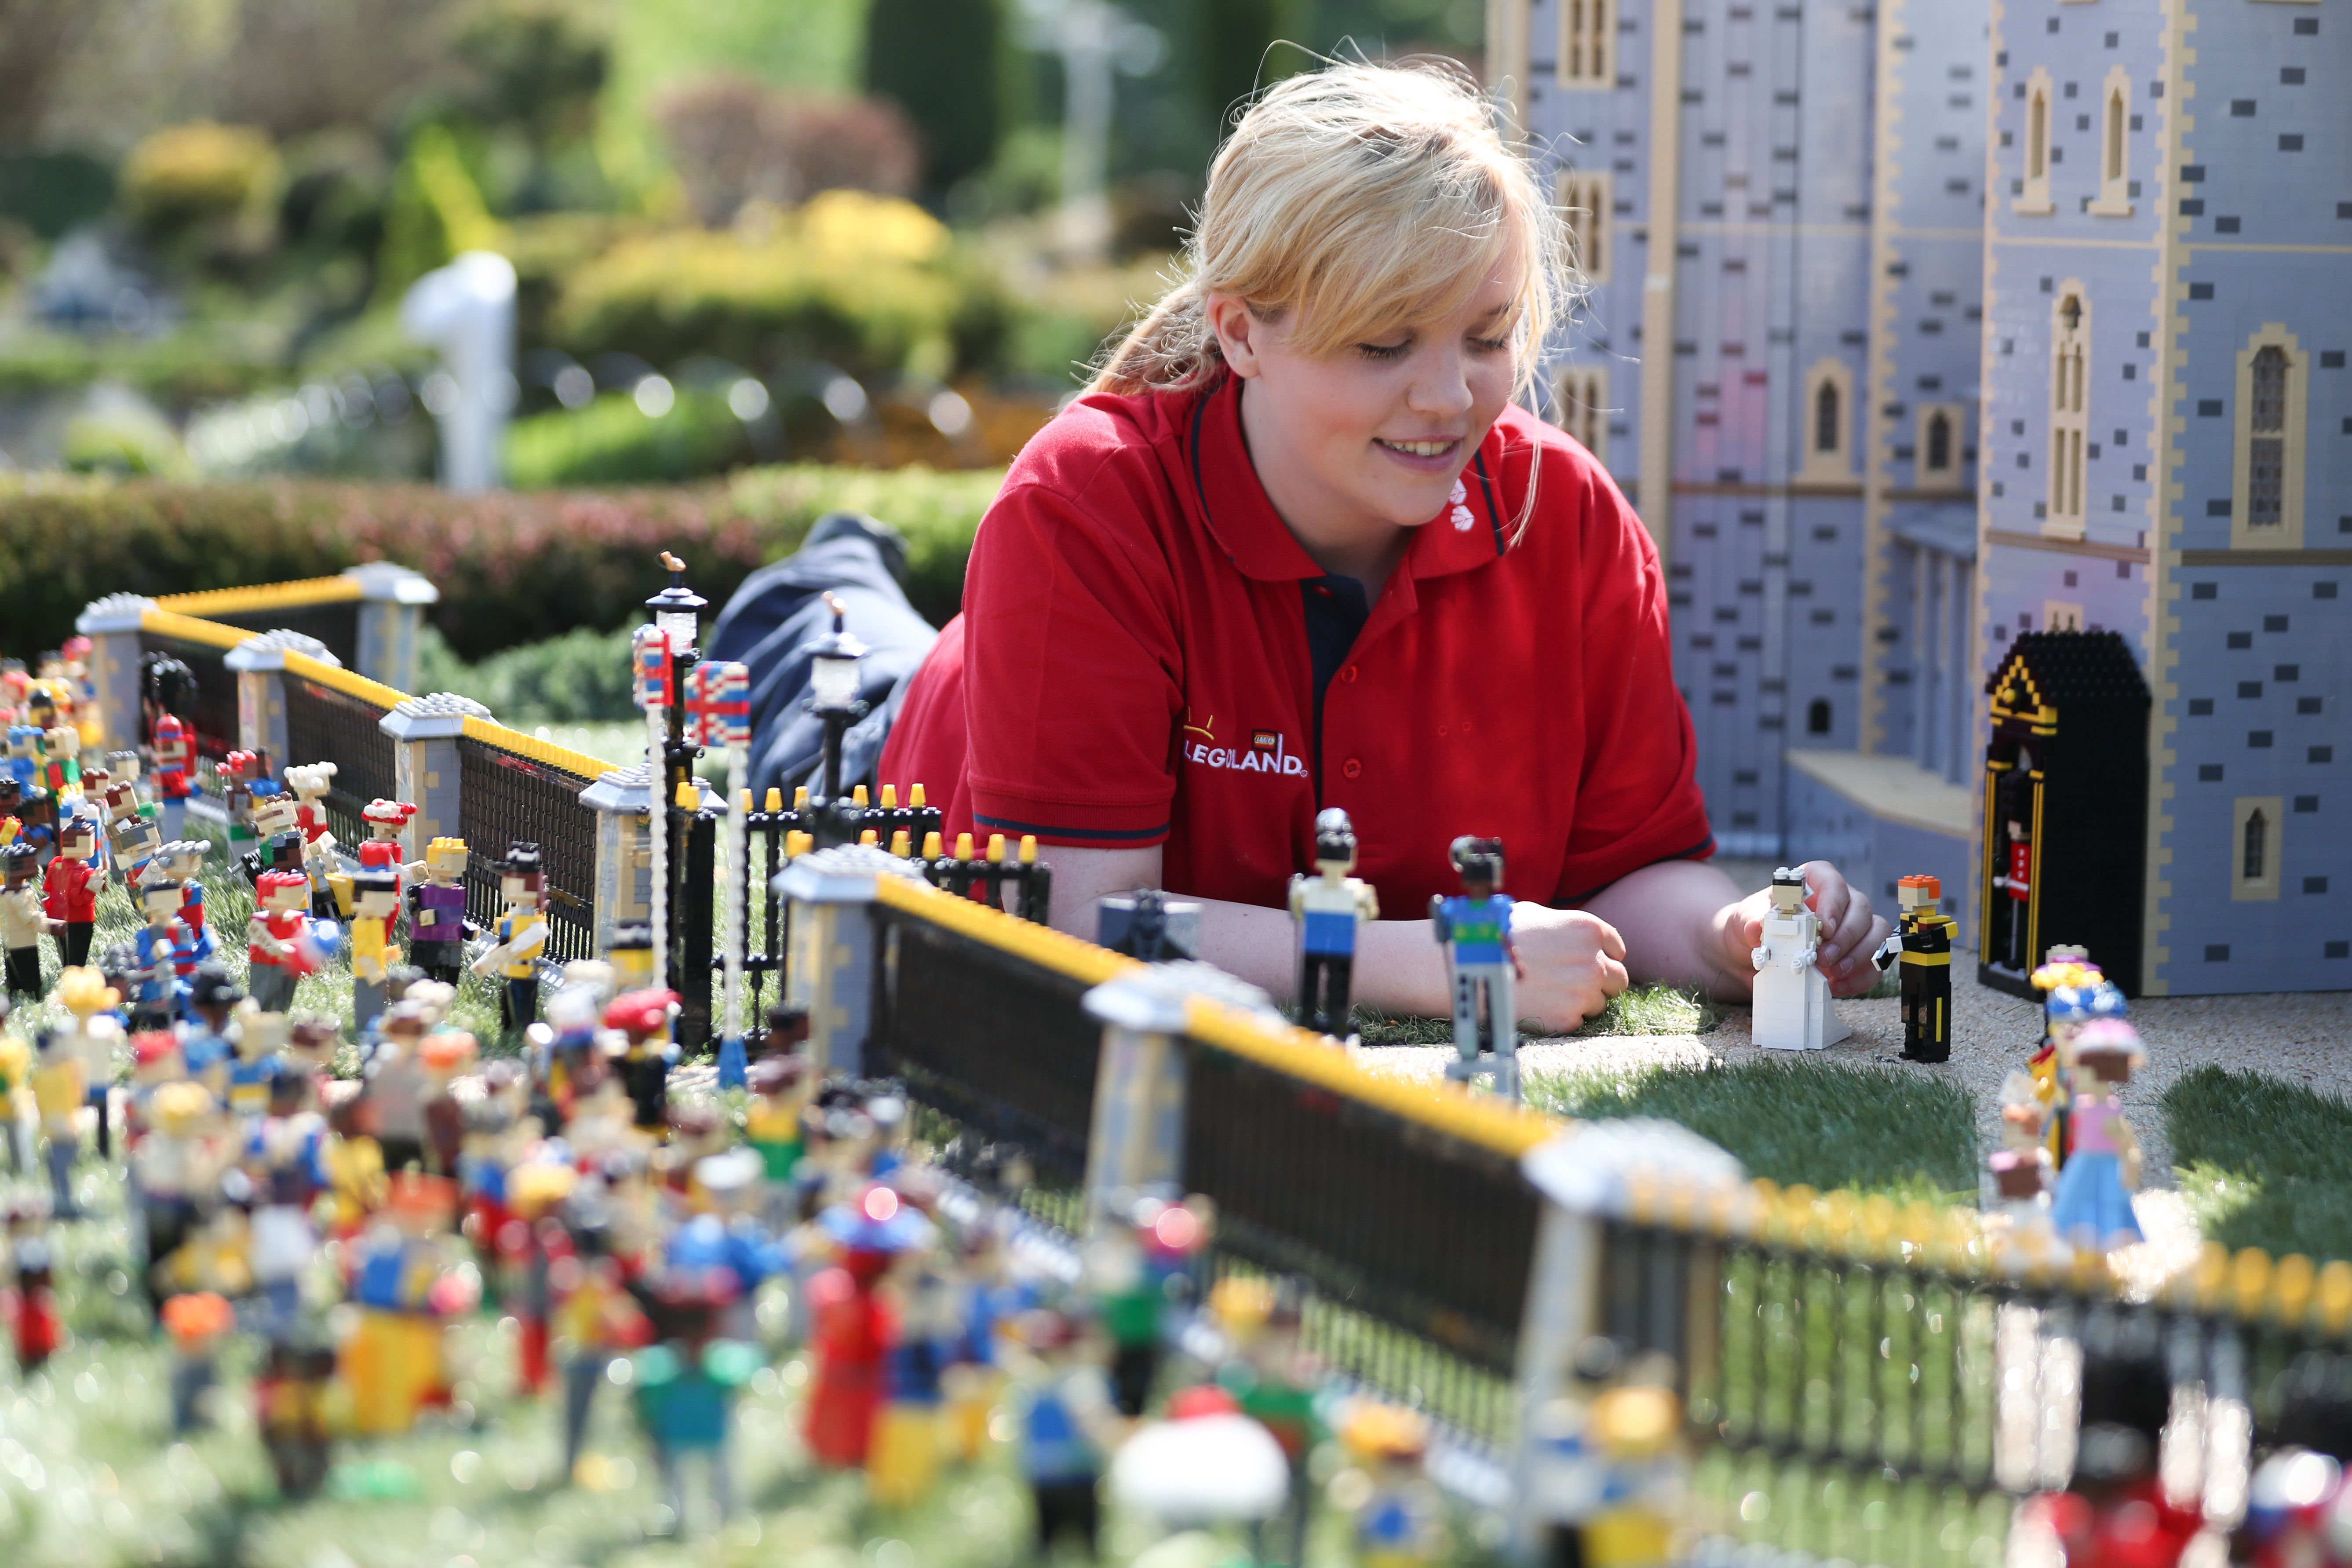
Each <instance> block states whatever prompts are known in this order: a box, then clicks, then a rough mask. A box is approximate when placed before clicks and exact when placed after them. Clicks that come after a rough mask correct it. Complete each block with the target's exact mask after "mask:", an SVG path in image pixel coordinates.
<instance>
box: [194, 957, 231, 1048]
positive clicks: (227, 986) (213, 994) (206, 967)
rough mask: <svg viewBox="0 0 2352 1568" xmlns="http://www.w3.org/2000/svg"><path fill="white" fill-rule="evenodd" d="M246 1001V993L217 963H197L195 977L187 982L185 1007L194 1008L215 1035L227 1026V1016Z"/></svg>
mask: <svg viewBox="0 0 2352 1568" xmlns="http://www.w3.org/2000/svg"><path fill="white" fill-rule="evenodd" d="M244 1000H245V991H244V989H243V988H242V987H240V986H239V985H238V984H237V983H236V979H235V977H233V976H232V975H231V974H230V973H229V972H228V970H227V969H226V967H224V966H223V965H221V964H218V963H205V964H199V965H197V967H196V973H195V977H194V979H193V980H192V981H191V982H190V983H189V989H188V1005H189V1006H191V1007H193V1008H194V1009H195V1010H196V1012H197V1013H198V1014H199V1015H200V1016H202V1017H203V1018H204V1020H205V1023H206V1024H208V1025H210V1026H212V1031H213V1033H214V1034H215V1035H217V1034H219V1033H221V1032H222V1030H223V1029H225V1028H226V1027H227V1026H228V1016H229V1014H230V1012H231V1011H232V1010H233V1009H234V1008H235V1007H236V1005H237V1004H238V1003H240V1002H242V1001H244Z"/></svg>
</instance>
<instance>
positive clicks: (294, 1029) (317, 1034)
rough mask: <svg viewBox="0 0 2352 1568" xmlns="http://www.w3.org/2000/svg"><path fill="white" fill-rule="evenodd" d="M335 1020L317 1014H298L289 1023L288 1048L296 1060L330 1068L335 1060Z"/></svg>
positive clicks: (287, 1032)
mask: <svg viewBox="0 0 2352 1568" xmlns="http://www.w3.org/2000/svg"><path fill="white" fill-rule="evenodd" d="M337 1033H338V1032H337V1027H336V1023H335V1020H333V1019H332V1018H329V1017H326V1016H322V1015H320V1014H317V1013H297V1014H294V1015H292V1016H290V1017H289V1019H288V1021H287V1030H286V1048H287V1050H288V1051H289V1053H291V1054H292V1056H293V1058H294V1059H295V1060H297V1061H299V1062H304V1063H307V1064H309V1065H310V1066H312V1067H329V1066H331V1065H332V1064H333V1062H334V1059H335V1045H336V1040H337Z"/></svg>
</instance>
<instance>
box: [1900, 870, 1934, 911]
mask: <svg viewBox="0 0 2352 1568" xmlns="http://www.w3.org/2000/svg"><path fill="white" fill-rule="evenodd" d="M1943 894H1944V889H1943V884H1941V883H1940V882H1938V881H1937V879H1935V878H1933V877H1905V878H1903V879H1900V880H1898V881H1897V882H1896V883H1895V903H1896V905H1897V906H1898V907H1899V908H1900V909H1901V910H1902V911H1903V912H1904V913H1905V914H1906V915H1907V914H1913V913H1916V911H1918V910H1927V909H1933V908H1935V906H1936V900H1937V899H1940V898H1941V897H1943Z"/></svg>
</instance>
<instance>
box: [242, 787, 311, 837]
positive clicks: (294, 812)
mask: <svg viewBox="0 0 2352 1568" xmlns="http://www.w3.org/2000/svg"><path fill="white" fill-rule="evenodd" d="M301 820H302V818H301V815H300V811H299V808H298V807H297V806H296V805H295V804H294V802H293V800H292V799H291V798H289V797H288V796H286V795H255V796H254V797H253V831H254V833H255V834H256V835H257V837H262V838H275V837H278V835H279V834H281V833H291V832H293V831H294V830H295V828H296V827H297V826H299V824H300V823H301Z"/></svg>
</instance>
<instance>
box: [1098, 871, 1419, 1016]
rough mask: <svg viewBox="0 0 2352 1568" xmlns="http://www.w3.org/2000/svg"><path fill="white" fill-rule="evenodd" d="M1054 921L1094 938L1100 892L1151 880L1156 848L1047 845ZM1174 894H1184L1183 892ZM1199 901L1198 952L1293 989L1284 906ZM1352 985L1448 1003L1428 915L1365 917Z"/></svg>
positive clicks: (1397, 1003) (1362, 996)
mask: <svg viewBox="0 0 2352 1568" xmlns="http://www.w3.org/2000/svg"><path fill="white" fill-rule="evenodd" d="M1052 858H1053V861H1054V909H1053V923H1054V925H1055V929H1056V930H1059V931H1067V932H1068V933H1069V934H1071V935H1072V936H1079V937H1084V938H1086V939H1087V941H1088V942H1092V941H1093V940H1094V938H1095V932H1096V930H1097V910H1098V909H1099V907H1100V905H1101V902H1102V900H1103V898H1104V896H1105V895H1107V894H1112V893H1123V892H1128V891H1130V890H1132V889H1136V888H1149V887H1155V886H1157V885H1158V884H1159V880H1160V869H1161V868H1160V851H1159V850H1157V849H1077V848H1067V847H1065V848H1060V849H1056V850H1055V851H1054V852H1053V855H1052ZM1172 896H1173V897H1176V898H1179V899H1184V898H1186V897H1187V896H1186V895H1184V894H1181V893H1179V894H1175V895H1172ZM1188 901H1194V902H1198V903H1199V904H1200V906H1201V957H1202V958H1203V959H1205V960H1207V961H1208V962H1209V963H1213V964H1215V965H1216V966H1217V967H1218V968H1220V969H1223V970H1224V971H1226V972H1227V973H1232V974H1237V975H1239V976H1241V977H1242V978H1243V979H1244V980H1246V981H1248V982H1249V983H1250V984H1253V985H1255V986H1257V987H1259V988H1260V989H1262V990H1264V991H1265V992H1266V993H1267V994H1269V995H1271V996H1273V997H1274V998H1275V999H1276V1001H1280V1002H1287V1001H1289V1000H1290V999H1291V995H1292V993H1293V992H1295V991H1296V990H1297V984H1298V976H1297V970H1296V968H1295V964H1296V962H1297V958H1296V955H1297V937H1296V935H1295V934H1294V931H1293V928H1292V925H1291V919H1290V913H1289V911H1288V910H1276V909H1262V908H1260V907H1258V906H1257V905H1255V904H1236V903H1228V902H1226V901H1224V900H1221V899H1201V900H1188ZM1359 929H1360V935H1359V936H1358V938H1357V942H1356V965H1355V973H1354V984H1353V990H1354V995H1355V999H1356V1000H1357V1001H1359V1002H1364V1003H1369V1004H1370V1005H1373V1006H1376V1007H1381V1008H1383V1009H1386V1010H1389V1011H1392V1012H1400V1013H1436V1014H1443V1013H1444V1012H1446V1011H1448V1010H1449V1008H1450V1006H1451V1003H1450V1002H1449V1000H1448V993H1447V989H1446V980H1445V956H1444V952H1442V951H1441V950H1440V949H1439V947H1438V945H1437V943H1436V942H1435V941H1434V940H1433V938H1432V937H1431V935H1430V931H1429V922H1428V921H1365V922H1364V923H1363V925H1362V926H1361V927H1360V928H1359Z"/></svg>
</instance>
